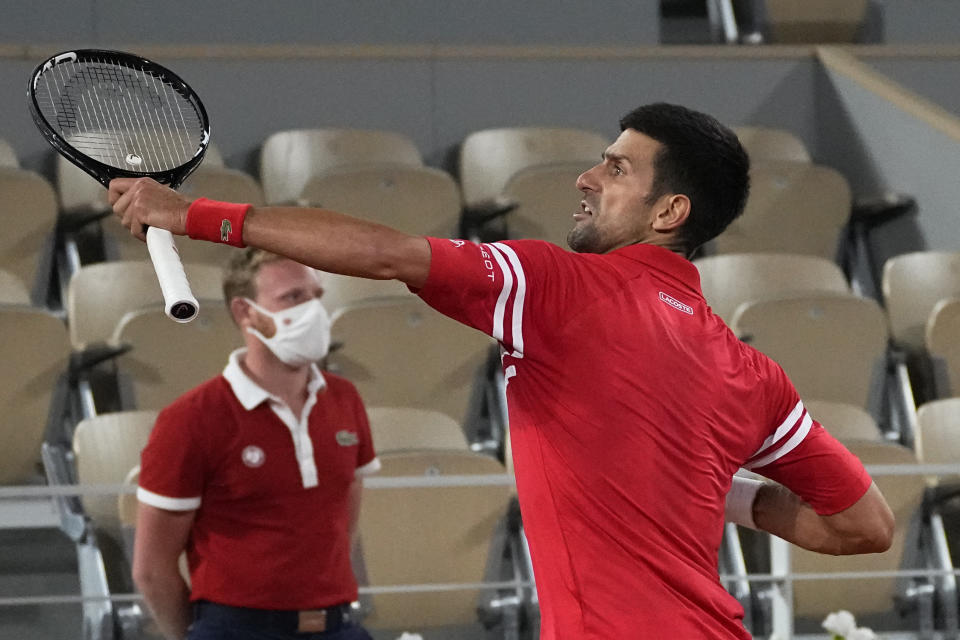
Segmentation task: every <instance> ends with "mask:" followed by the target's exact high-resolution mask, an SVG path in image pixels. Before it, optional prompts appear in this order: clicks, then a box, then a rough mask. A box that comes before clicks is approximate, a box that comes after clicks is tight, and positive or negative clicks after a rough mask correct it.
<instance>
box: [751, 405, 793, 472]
mask: <svg viewBox="0 0 960 640" xmlns="http://www.w3.org/2000/svg"><path fill="white" fill-rule="evenodd" d="M802 414H803V402H801V401H799V400H798V401H797V405H796V406H795V407H794V408H793V410H792V411H791V412H790V413H789V414H788V415H787V417H786V419H784V421H783V422H782V423H781V424H780V426H779V427H777V429H776V431H774V432H773V433H772V434H770V436H769V437H768V438H767V439H766V440H764V441H763V444H761V445H760V448H759V449H757V450H756V451H754V452H753V456H755V455H757V454H759V453H760V452H762V451H764V450H765V449H768V448H769V447H771V446H772V445H773V444H774V443H776V442H777V441H778V440H780V438H782V437H783V436H785V435H787V434H788V433H789V432H790V429H793V425H795V424H797V420H799V419H800V416H801V415H802ZM753 456H750V457H751V458H752V457H753Z"/></svg>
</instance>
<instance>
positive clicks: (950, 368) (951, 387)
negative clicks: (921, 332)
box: [925, 298, 960, 398]
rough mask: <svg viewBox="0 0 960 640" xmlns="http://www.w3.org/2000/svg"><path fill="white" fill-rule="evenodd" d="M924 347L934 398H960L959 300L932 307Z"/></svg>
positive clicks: (951, 299) (939, 303)
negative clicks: (932, 379)
mask: <svg viewBox="0 0 960 640" xmlns="http://www.w3.org/2000/svg"><path fill="white" fill-rule="evenodd" d="M925 346H926V351H927V354H928V355H929V357H930V360H931V362H932V368H933V378H934V387H935V392H934V394H933V395H934V396H935V397H939V398H945V397H948V396H957V395H960V298H945V299H943V300H940V301H939V302H937V304H936V305H934V308H933V311H931V313H930V317H929V319H928V320H927V327H926V336H925Z"/></svg>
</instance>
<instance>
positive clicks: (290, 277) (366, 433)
mask: <svg viewBox="0 0 960 640" xmlns="http://www.w3.org/2000/svg"><path fill="white" fill-rule="evenodd" d="M319 275H320V274H318V273H317V272H316V271H315V270H313V269H311V268H310V267H306V266H304V265H302V264H298V263H296V262H294V261H292V260H288V259H286V258H282V257H280V256H277V255H274V254H269V253H267V252H265V251H260V250H254V249H247V250H245V251H242V252H238V253H237V254H236V255H235V256H234V258H233V259H232V260H231V262H230V266H229V268H228V271H227V273H226V277H225V280H224V295H225V298H226V300H227V302H228V305H229V308H230V311H231V313H232V314H233V318H234V320H235V321H236V323H237V326H238V327H239V328H240V330H241V332H242V334H243V339H244V342H245V344H246V348H244V349H239V350H237V351H235V352H234V353H232V354H230V358H229V362H228V363H227V366H226V368H225V369H224V370H223V374H222V375H220V376H218V377H216V378H214V379H212V380H210V381H208V382H205V383H204V384H202V385H200V386H199V387H197V388H195V389H193V390H191V391H189V392H188V393H186V394H184V395H183V396H181V397H180V398H178V399H177V400H176V401H174V403H173V404H171V405H170V406H169V407H167V408H166V409H164V410H163V411H162V412H161V413H160V415H159V416H158V418H157V422H156V425H155V426H154V429H153V431H152V432H151V435H150V441H149V443H148V444H147V447H146V448H145V449H144V451H143V455H142V459H141V471H140V486H139V488H138V490H137V497H138V498H139V501H140V509H139V515H138V520H137V530H136V540H135V546H134V563H133V564H134V566H133V571H134V579H135V581H136V583H137V586H138V587H139V588H140V590H141V591H142V592H143V595H144V597H145V599H146V601H147V604H148V605H149V607H150V609H151V610H152V611H153V613H154V616H155V618H156V620H157V623H158V624H159V626H160V628H161V629H162V630H163V632H164V634H165V635H166V637H167V638H170V639H171V640H173V639H176V640H180V639H182V638H184V637H188V638H190V639H191V640H221V639H222V640H227V639H228V638H237V637H243V638H250V639H251V640H252V639H254V638H287V637H290V638H295V637H304V636H301V635H297V632H298V631H299V632H312V633H316V634H318V635H317V636H310V637H326V636H327V635H330V636H331V637H336V638H338V639H343V640H369V635H367V633H366V632H365V631H364V630H363V628H362V627H360V626H358V625H357V624H355V623H354V621H352V620H351V619H350V618H351V613H350V603H351V602H353V601H354V600H356V598H357V584H356V581H355V579H354V576H353V571H352V567H351V564H350V550H351V541H352V539H353V535H354V532H355V525H356V520H357V515H358V513H359V502H360V488H361V483H360V480H359V478H360V476H362V475H363V474H365V473H369V472H372V471H376V470H377V468H378V466H379V461H378V460H377V458H376V457H375V455H374V450H373V443H372V441H371V438H370V428H369V425H368V423H367V417H366V412H365V410H364V407H363V403H362V402H361V400H360V396H359V395H357V391H356V389H355V388H354V387H353V385H352V384H350V383H349V382H347V381H346V380H344V379H342V378H339V377H337V376H335V375H332V374H330V373H321V372H320V370H319V368H318V367H317V365H316V364H315V363H316V362H317V361H318V360H320V359H322V358H323V357H324V356H325V355H326V352H327V348H328V346H329V341H330V332H329V319H328V318H327V315H326V311H325V310H324V308H323V305H322V304H321V302H320V296H321V295H322V294H323V287H322V284H321V281H320V278H319ZM184 550H186V552H187V560H188V564H189V567H190V579H191V585H190V588H189V589H188V587H187V585H186V584H185V583H184V581H183V579H182V578H181V577H180V575H179V573H178V569H177V560H178V557H179V555H180V553H181V552H182V551H184ZM191 601H192V603H193V604H192V606H191V605H190V602H191ZM191 623H192V624H191ZM188 625H190V632H189V635H186V634H187V627H188ZM258 634H259V635H258Z"/></svg>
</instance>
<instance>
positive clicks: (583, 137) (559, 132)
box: [460, 127, 610, 207]
mask: <svg viewBox="0 0 960 640" xmlns="http://www.w3.org/2000/svg"><path fill="white" fill-rule="evenodd" d="M609 144H610V141H609V140H608V139H607V138H606V137H605V136H603V135H601V134H599V133H596V132H593V131H586V130H583V129H570V128H560V127H508V128H502V129H484V130H482V131H475V132H473V133H471V134H470V135H468V136H467V137H466V138H465V139H464V141H463V144H462V145H461V147H460V185H461V188H462V189H463V200H464V202H465V203H466V205H467V206H468V207H469V206H474V205H476V204H478V203H481V202H484V201H489V200H492V199H494V198H497V197H498V196H500V195H501V194H502V193H503V191H504V188H505V187H506V185H507V182H509V180H510V178H511V177H513V175H514V174H516V173H517V172H518V171H520V170H521V169H526V168H529V167H534V166H539V165H547V164H556V163H570V164H578V165H582V166H584V168H589V167H591V166H593V165H595V164H596V163H598V162H599V161H600V156H601V154H602V153H603V151H604V150H605V149H606V148H607V146H608V145H609Z"/></svg>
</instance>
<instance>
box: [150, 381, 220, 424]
mask: <svg viewBox="0 0 960 640" xmlns="http://www.w3.org/2000/svg"><path fill="white" fill-rule="evenodd" d="M232 396H233V390H232V389H231V388H230V383H229V382H227V380H226V378H224V377H223V376H222V375H218V376H216V377H214V378H210V379H209V380H207V381H205V382H202V383H201V384H199V385H197V386H196V387H193V388H192V389H190V390H189V391H186V392H184V393H183V394H181V395H180V396H178V397H177V398H176V399H175V400H174V401H173V402H171V403H170V404H169V405H167V406H166V407H165V408H164V409H163V410H162V411H161V412H160V416H161V417H172V416H183V415H187V414H194V415H206V414H209V413H210V412H211V411H216V410H219V409H221V408H222V407H223V406H224V404H225V403H226V402H227V401H228V400H229V399H230V398H231V397H232Z"/></svg>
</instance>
